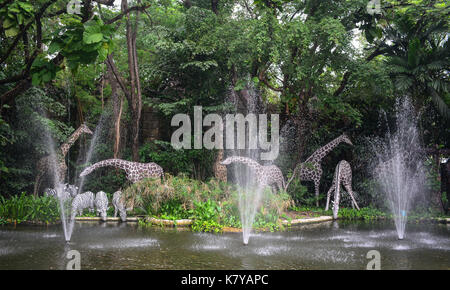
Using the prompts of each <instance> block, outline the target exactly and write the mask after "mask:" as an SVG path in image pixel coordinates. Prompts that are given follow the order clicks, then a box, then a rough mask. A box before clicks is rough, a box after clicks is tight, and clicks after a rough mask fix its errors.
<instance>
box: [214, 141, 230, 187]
mask: <svg viewBox="0 0 450 290" xmlns="http://www.w3.org/2000/svg"><path fill="white" fill-rule="evenodd" d="M222 160H223V149H220V150H219V152H218V153H217V158H216V162H215V163H214V167H213V170H214V176H215V177H216V179H217V180H219V181H222V182H227V167H226V166H225V165H222V164H221V162H222Z"/></svg>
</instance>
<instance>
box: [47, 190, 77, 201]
mask: <svg viewBox="0 0 450 290" xmlns="http://www.w3.org/2000/svg"><path fill="white" fill-rule="evenodd" d="M44 195H45V196H51V197H54V198H59V199H62V201H66V200H68V199H69V198H72V196H71V195H70V193H69V192H67V191H66V190H63V191H62V192H61V194H60V195H58V191H57V190H56V189H54V188H46V189H45V190H44Z"/></svg>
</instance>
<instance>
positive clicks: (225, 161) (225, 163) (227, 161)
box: [220, 158, 231, 165]
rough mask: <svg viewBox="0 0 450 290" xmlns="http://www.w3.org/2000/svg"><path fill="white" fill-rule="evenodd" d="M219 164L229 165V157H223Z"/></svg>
mask: <svg viewBox="0 0 450 290" xmlns="http://www.w3.org/2000/svg"><path fill="white" fill-rule="evenodd" d="M220 164H222V165H229V164H231V158H227V159H225V160H224V161H222V162H220Z"/></svg>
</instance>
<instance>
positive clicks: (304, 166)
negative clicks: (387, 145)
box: [286, 134, 353, 206]
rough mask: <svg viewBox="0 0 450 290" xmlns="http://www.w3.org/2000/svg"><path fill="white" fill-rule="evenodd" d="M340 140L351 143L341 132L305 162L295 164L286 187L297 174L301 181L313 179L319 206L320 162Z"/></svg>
mask: <svg viewBox="0 0 450 290" xmlns="http://www.w3.org/2000/svg"><path fill="white" fill-rule="evenodd" d="M342 142H344V143H347V144H350V145H353V143H352V142H351V141H350V139H349V138H348V137H347V135H345V134H342V135H341V136H339V137H337V138H336V139H334V140H333V141H331V142H330V143H328V144H326V145H325V146H323V147H320V148H319V149H317V150H316V151H315V152H314V153H313V154H312V155H311V156H309V157H308V159H306V160H305V162H303V163H300V164H297V166H295V169H294V172H293V174H292V176H291V178H290V179H289V181H288V183H287V185H286V189H287V187H288V186H289V184H290V183H291V181H292V180H293V179H294V178H295V177H296V176H298V177H299V178H300V180H303V181H313V182H314V189H315V195H316V206H319V185H320V178H321V177H322V166H321V164H320V163H321V162H322V159H323V158H324V157H325V156H326V155H327V154H328V153H330V152H331V151H332V150H333V149H334V148H335V147H336V146H338V145H339V144H340V143H342Z"/></svg>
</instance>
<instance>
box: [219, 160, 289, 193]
mask: <svg viewBox="0 0 450 290" xmlns="http://www.w3.org/2000/svg"><path fill="white" fill-rule="evenodd" d="M231 163H241V164H245V165H247V166H249V167H250V168H252V169H253V170H254V171H255V177H256V182H257V183H258V185H259V186H261V187H265V186H271V187H272V189H274V186H276V187H277V189H278V190H284V189H285V183H284V177H283V173H282V172H281V170H280V168H278V167H277V166H275V165H267V166H264V165H260V164H259V163H258V162H256V161H255V160H253V159H251V158H248V157H243V156H232V157H228V158H227V159H225V160H224V161H223V162H221V164H222V165H229V164H231ZM275 191H276V190H275Z"/></svg>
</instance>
